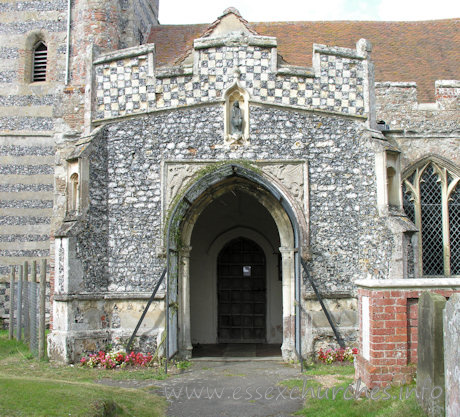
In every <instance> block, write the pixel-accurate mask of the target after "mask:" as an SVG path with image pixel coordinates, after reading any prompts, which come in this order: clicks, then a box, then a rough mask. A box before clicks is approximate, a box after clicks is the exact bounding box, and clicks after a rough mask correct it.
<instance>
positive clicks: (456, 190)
mask: <svg viewBox="0 0 460 417" xmlns="http://www.w3.org/2000/svg"><path fill="white" fill-rule="evenodd" d="M402 186H403V198H404V201H403V206H404V211H405V212H406V215H407V216H408V217H409V218H410V219H411V220H412V221H413V222H414V223H415V225H416V226H417V228H418V229H419V232H420V242H421V244H420V245H419V257H420V259H421V262H420V265H421V271H420V274H421V275H424V276H440V275H441V276H451V275H459V274H460V247H459V246H460V186H459V176H458V175H457V174H456V173H454V172H452V171H451V170H448V169H447V168H445V167H443V166H442V165H441V164H439V163H437V162H434V161H428V162H426V163H425V164H422V165H420V166H418V167H416V168H415V169H414V170H412V171H409V173H408V175H407V176H406V177H405V179H404V180H403V184H402Z"/></svg>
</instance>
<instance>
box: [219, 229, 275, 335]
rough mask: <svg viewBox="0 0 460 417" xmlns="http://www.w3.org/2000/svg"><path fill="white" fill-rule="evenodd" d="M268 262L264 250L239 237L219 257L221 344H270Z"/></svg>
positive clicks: (252, 242)
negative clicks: (268, 326) (267, 291)
mask: <svg viewBox="0 0 460 417" xmlns="http://www.w3.org/2000/svg"><path fill="white" fill-rule="evenodd" d="M266 304H267V300H266V261H265V254H264V251H263V250H262V248H261V247H260V246H259V245H257V243H255V242H254V241H252V240H249V239H246V238H244V237H238V238H236V239H233V240H232V241H230V242H229V243H228V244H227V245H226V246H225V247H224V248H223V249H222V250H221V251H220V253H219V256H218V257H217V339H218V342H219V343H264V342H265V341H266V309H267V305H266Z"/></svg>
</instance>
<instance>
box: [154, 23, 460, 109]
mask: <svg viewBox="0 0 460 417" xmlns="http://www.w3.org/2000/svg"><path fill="white" fill-rule="evenodd" d="M249 25H250V27H251V28H252V29H254V30H255V31H256V32H257V33H258V34H260V35H266V36H274V37H276V38H277V39H278V53H279V54H280V55H281V56H282V57H283V58H284V60H285V61H286V62H287V63H289V64H292V65H299V66H308V67H311V66H312V49H313V43H320V44H326V45H330V46H342V47H347V48H355V46H356V42H357V41H358V40H359V39H360V38H365V39H368V40H369V41H371V43H372V45H373V51H372V59H373V61H374V63H375V79H376V81H402V82H409V81H415V82H417V86H418V100H419V101H420V102H433V101H434V83H435V81H436V80H458V79H460V70H459V68H460V19H448V20H434V21H421V22H360V21H353V22H352V21H333V22H274V23H250V24H249ZM209 26H210V25H206V24H201V25H163V26H157V27H154V28H153V29H152V31H151V33H150V36H149V39H148V41H149V42H154V43H155V44H156V52H157V65H159V66H161V65H173V64H174V63H175V62H177V61H178V60H179V59H180V58H181V57H183V56H184V54H185V53H186V52H187V50H189V49H190V48H191V47H192V45H193V40H194V39H196V38H199V37H201V36H202V35H203V34H205V33H207V29H208V28H209Z"/></svg>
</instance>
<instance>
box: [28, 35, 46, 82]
mask: <svg viewBox="0 0 460 417" xmlns="http://www.w3.org/2000/svg"><path fill="white" fill-rule="evenodd" d="M47 61H48V48H47V47H46V45H45V43H44V42H42V41H39V42H38V43H37V44H36V45H35V47H34V50H33V64H32V67H33V68H32V81H33V82H37V81H46V65H47Z"/></svg>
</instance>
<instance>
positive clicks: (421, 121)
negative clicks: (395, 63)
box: [375, 80, 460, 133]
mask: <svg viewBox="0 0 460 417" xmlns="http://www.w3.org/2000/svg"><path fill="white" fill-rule="evenodd" d="M434 89H435V97H436V101H435V102H433V103H420V102H419V101H418V96H417V84H416V83H415V82H379V83H376V84H375V91H376V111H377V118H378V120H382V121H384V122H385V124H386V126H387V129H389V130H392V131H394V130H407V131H419V132H424V133H427V132H435V131H439V132H445V133H452V132H456V131H458V120H459V117H460V81H459V80H438V81H436V82H435V85H434Z"/></svg>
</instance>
